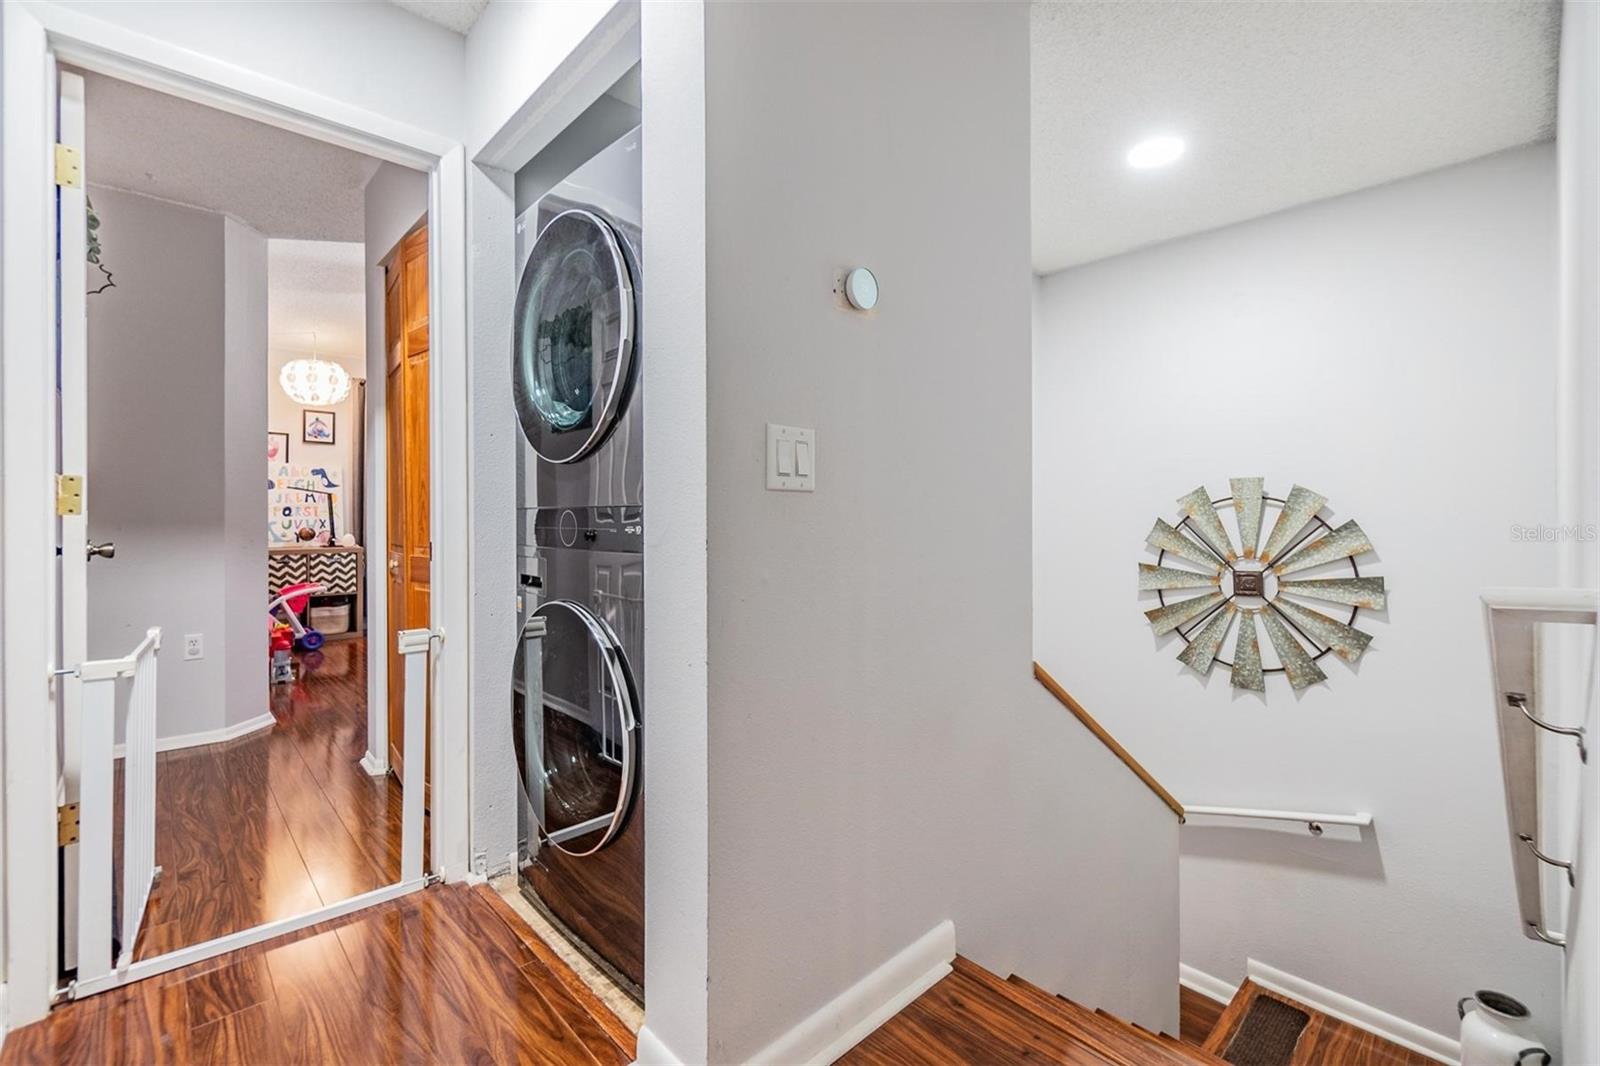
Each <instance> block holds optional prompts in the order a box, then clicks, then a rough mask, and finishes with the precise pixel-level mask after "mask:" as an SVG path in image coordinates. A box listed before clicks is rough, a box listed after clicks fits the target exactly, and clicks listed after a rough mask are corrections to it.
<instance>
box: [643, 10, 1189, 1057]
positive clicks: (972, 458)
mask: <svg viewBox="0 0 1600 1066" xmlns="http://www.w3.org/2000/svg"><path fill="white" fill-rule="evenodd" d="M841 11H842V9H840V8H837V7H834V6H831V5H811V4H712V5H707V8H706V10H705V33H706V42H705V52H706V104H705V122H706V139H707V156H706V190H707V192H706V202H707V211H708V215H707V236H706V240H707V266H706V276H707V292H708V299H707V316H706V317H707V328H708V331H709V337H708V342H707V365H706V370H705V378H706V395H707V426H708V438H707V440H706V457H707V494H708V502H707V525H708V529H709V536H708V541H707V544H708V555H709V578H708V592H707V595H708V601H709V602H708V624H709V669H710V673H709V683H708V684H709V758H710V770H709V773H710V796H709V819H710V835H709V841H710V878H709V884H710V908H709V921H710V939H709V948H710V987H709V995H710V1006H709V1010H710V1023H709V1030H710V1048H709V1050H710V1056H709V1057H710V1059H711V1060H712V1061H717V1062H732V1061H740V1060H742V1059H743V1058H745V1057H747V1056H749V1055H750V1054H751V1053H752V1052H755V1051H756V1050H758V1049H759V1048H761V1047H763V1046H764V1045H766V1044H767V1043H768V1042H769V1041H771V1040H772V1039H773V1038H774V1037H776V1036H778V1035H779V1034H780V1033H782V1032H784V1031H786V1030H787V1029H789V1028H790V1027H791V1026H793V1025H794V1024H795V1023H796V1022H797V1021H799V1020H800V1019H801V1018H803V1017H805V1016H807V1015H809V1014H811V1013H812V1012H813V1011H815V1010H816V1009H817V1008H819V1007H820V1006H821V1005H823V1004H824V1003H826V1002H827V1001H828V1000H830V999H831V998H833V997H834V996H835V995H837V994H838V993H839V992H841V991H842V990H843V989H845V988H847V987H848V986H849V985H851V984H852V983H854V982H855V981H856V980H858V979H859V978H860V977H862V976H863V975H865V974H866V973H868V972H869V971H870V970H872V969H873V968H874V967H876V966H877V965H879V964H880V963H882V962H883V961H884V960H885V959H887V958H888V957H890V956H891V955H893V954H894V953H895V952H897V951H899V950H900V949H901V948H903V947H905V946H906V945H907V944H908V943H910V942H911V941H913V940H915V939H916V938H917V937H919V936H920V935H922V934H923V933H925V932H926V931H927V930H928V929H930V928H931V927H933V926H934V925H935V924H937V923H938V922H939V921H941V920H943V919H946V918H953V919H954V921H955V927H956V935H957V941H958V947H959V949H960V950H961V951H962V952H963V953H964V954H967V955H969V956H971V957H973V958H975V959H976V960H977V961H978V962H980V963H983V964H985V965H988V966H990V967H992V968H994V969H996V970H997V971H998V972H1000V973H1002V974H1004V973H1007V972H1012V971H1016V972H1019V973H1022V974H1025V975H1026V976H1028V977H1030V978H1032V979H1034V980H1036V981H1038V982H1040V983H1041V984H1044V985H1046V986H1047V987H1050V988H1052V989H1054V990H1057V991H1062V992H1065V993H1067V994H1069V995H1071V996H1073V997H1074V998H1076V999H1078V1000H1080V1001H1081V1002H1085V1003H1088V1004H1092V1005H1095V1006H1103V1007H1105V1008H1107V1009H1109V1010H1112V1011H1115V1012H1117V1013H1119V1014H1121V1015H1123V1016H1124V1017H1129V1018H1133V1019H1136V1020H1138V1021H1140V1022H1142V1023H1144V1024H1146V1025H1149V1026H1152V1027H1162V1028H1166V1029H1168V1030H1172V1029H1173V1027H1174V1026H1175V1025H1176V1023H1177V988H1176V971H1177V961H1178V959H1177V869H1176V849H1177V825H1176V819H1175V818H1174V817H1172V815H1171V814H1170V812H1168V811H1166V809H1165V808H1164V807H1162V806H1161V805H1160V803H1159V801H1157V800H1156V799H1155V798H1154V797H1153V796H1152V795H1151V794H1150V793H1149V792H1147V791H1146V790H1145V789H1144V788H1143V786H1142V785H1140V784H1139V783H1138V782H1137V781H1136V780H1135V779H1134V778H1133V777H1132V775H1131V774H1129V773H1128V772H1127V771H1126V769H1125V768H1124V767H1122V766H1121V764H1120V763H1118V762H1116V761H1115V760H1114V759H1113V758H1112V757H1111V756H1110V755H1109V754H1108V753H1107V752H1106V751H1105V750H1104V749H1103V748H1102V747H1100V746H1099V745H1098V743H1097V742H1096V741H1094V740H1093V739H1092V738H1091V737H1090V736H1089V734H1088V733H1087V732H1086V731H1084V730H1083V729H1082V728H1081V727H1080V726H1079V725H1078V724H1077V723H1076V722H1075V721H1074V720H1073V719H1071V718H1070V717H1069V716H1068V715H1067V714H1066V712H1065V711H1063V710H1062V709H1061V708H1060V707H1059V706H1058V705H1057V704H1056V703H1055V702H1054V701H1053V700H1052V699H1051V698H1050V697H1049V696H1048V695H1047V694H1046V693H1044V692H1043V691H1042V690H1041V689H1040V688H1039V687H1038V686H1037V685H1036V683H1035V682H1034V681H1033V679H1032V677H1031V673H1030V661H1031V650H1032V630H1031V611H1030V605H1031V602H1032V595H1033V592H1032V573H1031V564H1030V557H1031V529H1030V525H1031V517H1030V516H1031V491H1032V490H1031V484H1030V450H1031V439H1030V417H1029V392H1030V358H1031V357H1030V314H1031V310H1030V308H1031V286H1032V279H1031V274H1030V270H1029V191H1028V149H1029V141H1028V138H1029V133H1028V106H1029V86H1028V11H1027V7H1026V6H1025V5H993V4H981V3H980V4H959V3H954V4H916V5H908V4H872V3H867V4H856V5H851V7H850V8H849V11H848V16H847V17H842V16H841ZM650 39H651V38H650V35H649V32H648V26H647V34H646V42H647V47H648V43H649V41H650ZM651 60H652V57H651V55H650V53H649V52H648V51H647V52H646V55H645V62H644V69H645V72H646V73H645V76H646V79H647V82H646V93H647V96H646V105H645V106H646V121H647V123H648V122H649V121H650V118H649V114H650V107H651V101H650V99H649V97H648V92H649V87H650V83H649V81H648V79H649V78H650V77H651V75H650V66H651ZM648 133H649V127H648V126H647V134H648ZM649 144H650V142H648V141H647V146H648V145H649ZM648 150H649V148H648V147H647V151H648ZM646 181H647V202H646V209H647V210H649V207H650V205H649V198H648V189H649V188H650V186H649V184H648V183H649V181H650V178H649V176H648V174H647V177H646ZM856 264H865V265H868V266H870V267H871V268H872V269H873V270H875V271H876V272H877V274H878V277H879V280H880V283H881V287H882V292H883V298H882V302H881V303H880V305H879V308H878V310H877V311H876V312H875V313H873V314H869V315H863V314H858V313H855V312H851V311H848V310H844V309H841V308H840V307H839V306H838V303H837V300H836V297H835V296H834V295H833V293H832V292H831V291H830V290H831V285H832V282H833V277H834V272H835V271H836V270H838V269H840V268H844V267H848V266H852V265H856ZM692 369H693V368H692V364H688V365H686V368H685V372H686V373H688V372H692ZM657 399H658V398H657V397H655V396H653V397H652V400H651V407H652V410H657V408H656V403H657ZM768 421H772V422H782V423H788V424H793V425H800V426H813V427H815V428H816V431H817V438H816V439H817V491H816V492H815V493H814V494H786V493H775V492H767V491H766V490H765V487H764V486H765V481H764V473H763V462H764V423H766V422H768ZM651 440H652V448H653V447H654V446H655V445H654V442H655V437H652V438H651ZM651 469H652V470H654V469H655V467H654V466H652V467H651ZM658 535H659V533H658ZM655 580H656V578H655V577H652V582H654V581H655ZM656 587H657V586H655V585H654V584H653V585H652V588H653V589H654V588H656ZM677 621H678V622H679V624H682V625H684V626H690V625H693V623H694V619H692V618H682V619H679V620H677ZM652 669H653V670H654V669H656V666H655V665H654V664H653V665H652ZM1065 680H1066V681H1067V683H1068V685H1069V687H1070V685H1071V678H1070V677H1068V678H1066V679H1065ZM660 711H661V708H660V707H659V706H658V707H654V708H652V712H651V713H660ZM652 758H653V759H654V755H652ZM670 772H672V767H670V766H666V765H663V762H662V761H660V760H659V759H655V760H654V761H653V762H652V764H651V768H650V773H651V774H652V775H655V774H662V773H670ZM653 858H654V853H652V859H653ZM652 869H654V867H653V866H652ZM654 914H655V911H654V910H652V915H654ZM652 943H654V941H653V940H652ZM652 972H654V971H652Z"/></svg>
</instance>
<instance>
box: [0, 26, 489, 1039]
mask: <svg viewBox="0 0 1600 1066" xmlns="http://www.w3.org/2000/svg"><path fill="white" fill-rule="evenodd" d="M0 11H3V13H0V17H3V18H4V25H3V42H4V56H3V63H0V69H3V72H4V85H3V89H4V92H3V99H4V107H3V111H0V124H3V125H0V130H3V134H4V145H5V152H4V161H3V170H0V178H3V182H0V184H3V190H4V191H3V200H0V211H3V215H0V232H3V259H0V264H3V274H0V277H3V279H4V285H3V287H0V289H3V291H0V318H3V332H0V477H3V481H0V484H3V485H4V487H5V494H4V499H3V501H0V502H3V507H0V511H3V516H0V522H3V526H0V532H3V540H0V553H3V554H0V637H3V641H4V643H3V649H0V656H3V660H0V665H3V668H4V674H3V679H0V736H3V739H4V755H3V758H4V771H5V786H4V788H5V793H4V804H3V817H4V819H5V863H4V866H5V884H4V891H5V896H4V899H5V904H6V912H5V923H4V932H5V937H4V952H5V962H6V970H5V981H6V984H7V987H6V996H5V1000H6V1002H7V1007H8V1009H9V1013H10V1017H9V1019H0V1023H4V1022H9V1024H10V1026H12V1027H16V1026H21V1025H26V1024H28V1023H29V1022H33V1021H37V1020H38V1019H40V1018H42V1017H44V1015H45V1012H46V1010H47V1009H48V1007H49V1003H50V999H51V996H52V994H53V990H54V987H55V983H56V978H55V973H56V963H57V959H56V937H57V926H58V918H57V914H56V892H57V878H56V842H55V812H54V807H55V803H56V800H55V795H54V793H55V777H56V769H55V768H56V762H57V751H56V742H55V719H56V705H55V698H56V693H55V688H54V686H53V684H52V677H53V672H54V670H55V669H56V668H57V666H58V664H57V663H55V661H54V656H55V652H54V646H53V645H54V631H55V628H56V627H55V616H56V611H57V603H56V601H55V594H54V575H55V570H56V567H55V560H54V555H55V528H54V526H55V512H54V500H53V490H52V477H53V467H54V453H55V449H54V436H55V426H54V409H55V366H54V362H55V343H56V342H55V313H56V312H55V295H54V270H55V263H54V242H55V225H54V221H53V202H54V182H53V179H52V176H51V175H52V167H53V159H52V153H51V151H50V150H49V145H50V144H51V143H52V142H53V140H54V115H53V110H54V108H53V105H54V101H55V93H56V87H55V67H56V61H57V60H58V59H59V60H61V61H64V62H70V63H71V64H72V65H74V66H78V67H82V68H84V69H88V70H94V71H98V72H100V73H104V74H109V75H113V76H115V77H118V78H121V79H123V80H125V81H130V82H133V83H135V84H138V85H143V86H146V87H149V88H153V89H158V90H160V91H163V92H167V93H170V94H173V95H176V96H180V97H183V98H186V99H189V100H193V101H195V102H197V103H202V104H206V105H208V106H211V107H215V108H218V109H220V110H223V111H228V112H231V113H233V114H238V115H243V116H245V117H248V118H253V119H256V120H258V121H261V122H265V123H267V124H269V125H272V126H276V127H279V128H281V129H287V130H292V131H294V132H296V133H301V134H304V135H306V136H309V137H314V138H316V139H318V140H322V141H327V142H329V143H332V144H337V145H340V146H341V147H345V148H349V149H352V150H354V151H358V152H364V153H366V154H368V155H371V156H374V157H377V158H379V159H383V160H387V161H389V162H393V163H398V164H400V165H402V166H409V167H414V168H417V169H421V170H426V171H427V172H428V174H429V194H428V210H429V221H430V233H429V249H428V253H429V255H428V258H429V264H430V266H429V271H430V275H431V280H432V294H431V295H432V300H431V306H430V332H431V338H430V342H429V343H430V350H431V351H433V352H434V353H435V357H434V358H433V359H432V360H431V361H430V362H431V380H430V397H431V412H430V414H431V419H432V432H431V433H430V456H429V459H430V463H431V466H432V469H433V470H434V472H435V476H434V477H433V478H432V479H431V485H432V493H433V499H432V523H433V543H434V553H433V575H432V584H433V589H434V595H433V629H434V632H435V633H436V634H439V635H441V636H442V637H443V638H444V639H441V640H439V641H436V642H435V651H434V656H435V658H434V669H433V679H432V682H433V689H432V699H433V701H434V704H435V706H437V707H439V708H440V709H441V710H444V711H447V712H450V713H441V714H437V715H434V716H433V730H434V733H433V737H432V740H433V765H432V794H433V800H432V812H431V823H432V825H431V831H432V855H431V858H432V866H433V869H434V871H435V872H436V873H438V874H441V875H442V876H444V877H446V878H449V879H454V878H461V877H464V876H467V874H468V817H469V805H468V798H467V780H468V775H467V755H468V752H467V746H468V728H467V708H468V706H469V698H468V697H469V693H468V678H469V674H468V651H469V640H470V634H469V620H470V611H471V597H470V591H469V590H470V585H469V567H470V561H469V552H470V550H471V545H470V540H469V536H468V513H469V507H470V497H471V493H470V488H469V481H468V479H469V467H468V456H467V440H468V437H469V430H470V426H469V425H468V417H467V410H468V409H467V375H468V366H467V345H466V209H465V180H466V155H465V151H464V149H463V147H462V145H461V144H460V143H458V142H456V141H454V140H451V139H449V138H447V137H443V136H440V135H438V134H435V133H431V132H429V131H426V130H422V129H418V128H416V127H414V126H411V125H408V124H406V123H403V122H399V121H396V120H394V119H391V118H388V117H386V116H383V115H379V114H376V113H373V112H370V111H367V110H365V109H363V108H360V107H356V106H353V105H351V104H348V103H346V102H344V101H341V100H337V99H333V98H331V97H327V96H324V95H322V94H320V93H315V92H311V91H309V90H307V89H304V88H302V87H300V86H297V85H292V84H290V83H288V82H284V81H281V80H278V79H276V78H272V77H269V76H267V75H264V74H261V73H259V72H256V71H252V70H247V69H244V68H241V67H239V66H236V65H234V64H232V63H227V62H224V61H221V60H219V59H216V58H213V57H210V56H205V55H201V54H198V53H195V52H191V51H188V50H186V49H182V48H178V47H175V46H174V45H171V44H169V43H167V42H164V41H161V40H158V39H156V38H152V37H148V36H145V35H143V34H139V33H135V32H132V31H130V30H128V29H125V28H124V27H121V26H117V25H113V24H109V23H106V22H103V21H101V20H100V19H97V18H95V17H93V16H91V15H86V14H84V13H82V12H80V11H73V10H68V9H65V8H61V7H57V6H55V5H51V4H25V3H22V2H10V3H6V4H4V5H3V7H0ZM90 150H91V151H92V150H93V146H92V145H91V146H90ZM378 488H381V486H378Z"/></svg>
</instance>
